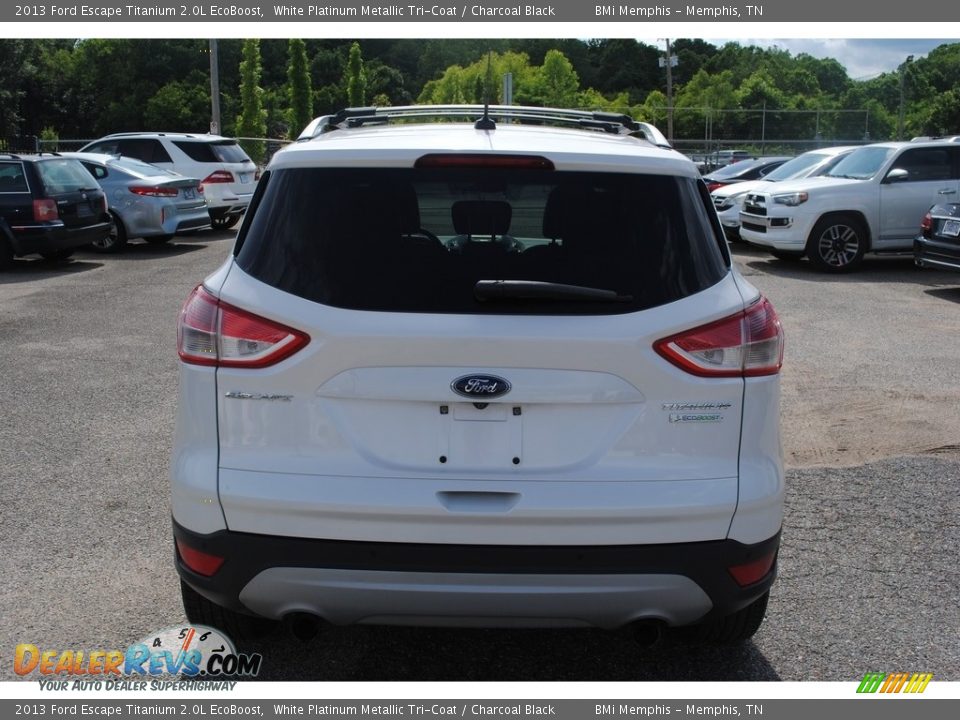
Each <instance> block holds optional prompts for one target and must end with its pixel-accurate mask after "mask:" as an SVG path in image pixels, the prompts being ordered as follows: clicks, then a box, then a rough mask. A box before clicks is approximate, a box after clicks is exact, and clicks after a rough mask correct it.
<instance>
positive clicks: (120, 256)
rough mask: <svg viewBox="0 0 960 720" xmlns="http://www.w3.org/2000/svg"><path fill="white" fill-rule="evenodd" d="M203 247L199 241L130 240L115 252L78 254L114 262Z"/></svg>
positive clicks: (170, 255)
mask: <svg viewBox="0 0 960 720" xmlns="http://www.w3.org/2000/svg"><path fill="white" fill-rule="evenodd" d="M178 239H179V238H178ZM205 247H206V245H205V244H201V243H194V242H186V243H181V242H177V241H176V240H171V241H170V242H166V243H162V244H153V243H147V242H136V241H132V242H130V243H127V245H125V246H124V247H123V249H122V250H121V251H120V252H117V253H110V254H104V253H97V252H94V251H93V250H83V251H82V252H80V253H78V256H82V257H84V258H94V257H98V258H103V259H107V258H109V262H115V261H122V260H141V259H144V258H157V257H176V256H177V255H183V254H184V253H189V252H194V251H196V250H203V249H204V248H205Z"/></svg>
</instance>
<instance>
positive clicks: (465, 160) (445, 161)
mask: <svg viewBox="0 0 960 720" xmlns="http://www.w3.org/2000/svg"><path fill="white" fill-rule="evenodd" d="M414 167H417V168H502V169H514V170H553V162H552V161H551V160H549V159H548V158H545V157H541V156H540V155H470V154H456V155H441V154H432V155H422V156H421V157H419V158H417V162H416V163H414Z"/></svg>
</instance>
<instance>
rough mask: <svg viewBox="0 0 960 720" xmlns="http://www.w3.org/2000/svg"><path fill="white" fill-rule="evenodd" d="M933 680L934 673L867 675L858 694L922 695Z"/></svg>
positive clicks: (880, 673)
mask: <svg viewBox="0 0 960 720" xmlns="http://www.w3.org/2000/svg"><path fill="white" fill-rule="evenodd" d="M932 679H933V673H905V672H900V673H882V672H878V673H867V674H866V675H864V676H863V680H861V681H860V686H859V687H858V688H857V692H858V693H876V692H879V693H885V694H889V693H907V694H916V693H922V692H923V691H924V690H926V689H927V685H928V684H930V681H931V680H932Z"/></svg>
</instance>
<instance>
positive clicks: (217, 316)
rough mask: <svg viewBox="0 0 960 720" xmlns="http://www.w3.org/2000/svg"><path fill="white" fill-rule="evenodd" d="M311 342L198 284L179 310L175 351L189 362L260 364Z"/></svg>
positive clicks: (196, 363)
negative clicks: (218, 297)
mask: <svg viewBox="0 0 960 720" xmlns="http://www.w3.org/2000/svg"><path fill="white" fill-rule="evenodd" d="M308 342H310V336H309V335H307V334H306V333H303V332H300V331H299V330H294V329H293V328H289V327H287V326H286V325H281V324H279V323H275V322H273V321H272V320H267V319H266V318H262V317H260V316H258V315H254V314H253V313H249V312H247V311H246V310H241V309H240V308H238V307H234V306H233V305H228V304H227V303H224V302H220V301H219V300H217V298H215V297H214V296H213V295H211V294H210V293H208V292H207V291H206V290H204V289H203V286H202V285H200V286H198V287H197V288H195V289H194V291H193V292H192V293H191V294H190V297H188V298H187V301H186V302H185V303H184V305H183V310H181V311H180V321H179V323H178V324H177V352H178V353H179V355H180V359H181V360H183V361H184V362H186V363H190V364H192V365H211V366H214V367H243V368H262V367H267V366H268V365H274V364H276V363H278V362H280V361H281V360H284V359H286V358H288V357H290V356H291V355H293V353H295V352H297V351H298V350H299V349H300V348H302V347H303V346H305V345H306V344H307V343H308Z"/></svg>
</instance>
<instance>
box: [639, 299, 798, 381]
mask: <svg viewBox="0 0 960 720" xmlns="http://www.w3.org/2000/svg"><path fill="white" fill-rule="evenodd" d="M653 348H654V350H656V351H657V352H658V353H659V354H660V355H661V356H663V357H664V358H666V359H667V360H669V361H670V362H671V363H673V364H674V365H676V366H677V367H678V368H680V369H681V370H686V371H687V372H688V373H691V374H692V375H699V376H700V377H753V376H757V375H776V374H777V373H778V372H780V367H781V366H782V365H783V328H782V327H780V320H779V319H778V318H777V313H776V312H774V309H773V305H771V304H770V301H769V300H767V299H766V298H763V297H761V298H760V300H759V301H757V302H755V303H754V304H753V305H751V306H750V307H749V308H747V309H746V310H744V311H743V312H739V313H737V314H736V315H731V316H730V317H727V318H724V319H723V320H718V321H716V322H713V323H710V324H709V325H702V326H701V327H697V328H693V329H692V330H686V331H685V332H682V333H678V334H677V335H672V336H670V337H667V338H663V339H662V340H658V341H657V342H655V343H654V345H653Z"/></svg>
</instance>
